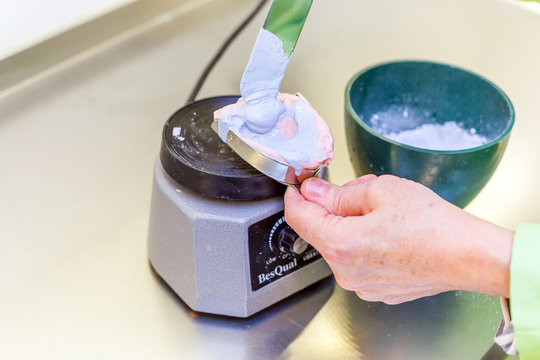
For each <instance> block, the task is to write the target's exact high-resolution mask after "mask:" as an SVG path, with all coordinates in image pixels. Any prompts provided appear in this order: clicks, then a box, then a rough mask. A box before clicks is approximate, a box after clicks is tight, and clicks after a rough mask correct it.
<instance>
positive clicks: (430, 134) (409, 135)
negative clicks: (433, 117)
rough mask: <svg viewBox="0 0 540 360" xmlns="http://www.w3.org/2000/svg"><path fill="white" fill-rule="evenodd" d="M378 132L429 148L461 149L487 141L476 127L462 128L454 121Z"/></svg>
mask: <svg viewBox="0 0 540 360" xmlns="http://www.w3.org/2000/svg"><path fill="white" fill-rule="evenodd" d="M380 134H381V135H383V136H385V137H387V138H389V139H391V140H394V141H397V142H399V143H402V144H406V145H410V146H415V147H418V148H422V149H429V150H463V149H470V148H473V147H477V146H480V145H482V144H485V143H487V142H488V139H487V138H486V137H485V136H481V135H478V134H476V129H474V128H472V129H468V130H467V129H464V128H462V127H461V126H459V125H458V124H456V122H454V121H449V122H446V123H444V124H424V125H422V126H419V127H417V128H415V129H410V130H404V131H401V132H387V133H384V132H380Z"/></svg>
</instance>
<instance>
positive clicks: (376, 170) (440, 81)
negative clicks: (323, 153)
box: [345, 61, 515, 207]
mask: <svg viewBox="0 0 540 360" xmlns="http://www.w3.org/2000/svg"><path fill="white" fill-rule="evenodd" d="M383 115H384V116H383ZM514 117H515V115H514V108H513V106H512V103H511V102H510V99H509V98H508V96H506V94H505V93H504V92H503V91H502V90H501V89H499V88H498V87H497V86H496V85H494V84H493V83H491V82H490V81H488V80H486V79H485V78H483V77H481V76H479V75H477V74H474V73H472V72H470V71H467V70H463V69H460V68H457V67H455V66H451V65H445V64H438V63H433V62H424V61H398V62H391V63H385V64H380V65H376V66H374V67H371V68H368V69H366V70H363V71H361V72H359V73H358V74H356V75H355V76H354V77H353V78H352V79H351V80H350V81H349V83H348V85H347V89H346V91H345V132H346V136H347V145H348V149H349V154H350V159H351V162H352V165H353V168H354V171H355V173H356V175H357V176H360V175H364V174H370V173H373V174H377V175H382V174H393V175H396V176H400V177H404V178H407V179H410V180H414V181H417V182H420V183H422V184H424V185H426V186H427V187H429V188H431V189H432V190H433V191H435V192H436V193H437V194H439V195H440V196H441V197H442V198H444V199H446V200H448V201H450V202H452V203H454V204H455V205H457V206H460V207H465V206H466V205H467V204H469V202H471V201H472V200H473V199H474V197H475V196H476V195H477V194H478V193H479V192H480V190H482V188H483V187H484V185H485V184H486V183H487V182H488V180H489V179H490V178H491V175H492V174H493V172H494V171H495V169H496V168H497V165H498V164H499V162H500V160H501V158H502V156H503V153H504V150H505V148H506V145H507V143H508V139H509V137H510V132H511V130H512V126H513V125H514ZM447 122H455V123H456V124H459V126H460V127H462V128H464V129H475V131H476V134H478V135H481V136H484V137H485V138H486V139H487V142H486V143H484V144H483V145H480V146H477V147H473V148H468V149H461V150H446V151H444V150H428V149H423V148H419V147H415V146H410V145H405V144H402V143H399V142H397V141H394V140H391V139H389V138H387V137H385V136H383V135H381V134H380V133H378V132H377V131H379V132H383V131H382V130H381V129H384V133H385V134H387V131H390V132H401V131H404V130H411V129H415V128H417V127H418V126H421V125H423V124H444V123H447ZM373 129H377V131H375V130H373Z"/></svg>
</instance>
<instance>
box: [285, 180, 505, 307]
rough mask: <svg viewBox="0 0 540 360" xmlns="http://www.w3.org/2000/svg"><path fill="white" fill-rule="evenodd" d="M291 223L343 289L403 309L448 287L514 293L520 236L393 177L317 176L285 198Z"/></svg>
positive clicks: (425, 189) (493, 293)
mask: <svg viewBox="0 0 540 360" xmlns="http://www.w3.org/2000/svg"><path fill="white" fill-rule="evenodd" d="M285 218H286V220H287V223H288V224H289V225H290V226H291V227H293V228H294V229H295V230H296V232H297V233H298V234H299V235H300V236H301V237H302V238H304V240H306V241H307V242H309V243H310V244H312V245H313V246H314V247H315V248H316V249H317V250H318V251H319V252H320V253H321V254H322V256H323V257H324V259H325V260H326V261H327V263H328V264H329V265H330V267H331V268H332V271H333V273H334V275H335V277H336V281H337V282H338V284H339V285H340V286H341V287H343V288H344V289H347V290H352V291H355V292H356V293H357V295H358V296H359V297H361V298H363V299H364V300H368V301H383V302H385V303H388V304H397V303H401V302H405V301H410V300H414V299H417V298H420V297H424V296H429V295H434V294H437V293H440V292H443V291H449V290H458V289H459V290H469V291H476V292H482V293H486V294H491V295H498V296H504V297H508V296H509V278H510V273H509V268H510V258H511V249H512V239H513V232H512V231H509V230H506V229H503V228H501V227H498V226H496V225H494V224H492V223H489V222H487V221H484V220H482V219H479V218H477V217H475V216H473V215H470V214H469V213H467V212H465V211H463V210H462V209H460V208H458V207H456V206H454V205H452V204H451V203H449V202H447V201H445V200H443V199H442V198H440V197H439V196H437V195H436V194H435V193H434V192H433V191H431V190H430V189H428V188H427V187H425V186H423V185H421V184H419V183H415V182H413V181H410V180H405V179H401V178H397V177H395V176H391V175H383V176H380V177H376V176H375V175H366V176H363V177H360V178H358V179H356V180H354V181H352V182H351V183H349V184H346V185H344V186H336V185H332V184H330V183H328V182H326V181H324V180H321V179H317V178H311V179H308V180H306V181H304V182H303V184H302V187H301V190H300V192H298V191H297V190H296V189H294V188H292V187H289V189H288V190H287V192H286V194H285Z"/></svg>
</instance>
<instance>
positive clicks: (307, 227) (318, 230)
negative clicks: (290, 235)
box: [285, 186, 343, 249]
mask: <svg viewBox="0 0 540 360" xmlns="http://www.w3.org/2000/svg"><path fill="white" fill-rule="evenodd" d="M285 220H286V221H287V223H288V224H289V225H290V226H291V227H292V228H293V229H294V230H295V231H296V232H297V233H298V235H300V236H301V237H302V238H303V239H304V240H306V241H307V242H309V243H310V244H311V245H313V247H315V248H316V249H319V247H320V246H322V244H324V243H325V242H327V241H328V240H329V239H332V238H334V235H335V233H336V231H339V230H340V226H338V224H339V222H341V221H342V220H343V218H342V217H339V216H335V215H332V214H329V213H328V211H326V209H324V208H322V207H321V206H319V205H317V204H315V203H313V202H311V201H307V200H306V199H304V197H303V196H302V195H301V194H300V193H299V192H298V190H296V189H295V188H293V187H291V186H289V188H288V189H287V191H286V192H285Z"/></svg>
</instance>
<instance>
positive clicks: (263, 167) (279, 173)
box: [211, 120, 320, 185]
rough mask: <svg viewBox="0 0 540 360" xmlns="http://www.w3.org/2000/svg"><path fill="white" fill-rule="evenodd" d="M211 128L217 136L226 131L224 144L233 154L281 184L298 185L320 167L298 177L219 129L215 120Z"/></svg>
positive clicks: (304, 172) (291, 168)
mask: <svg viewBox="0 0 540 360" xmlns="http://www.w3.org/2000/svg"><path fill="white" fill-rule="evenodd" d="M211 127H212V129H213V130H214V131H215V132H216V133H217V134H221V133H222V132H223V131H226V132H227V137H226V139H225V143H226V144H227V145H229V147H230V148H231V149H233V150H234V152H235V153H237V154H238V155H239V156H240V157H241V158H242V159H244V161H246V162H247V163H248V164H250V165H251V166H253V167H254V168H255V169H257V170H259V171H260V172H261V173H263V174H264V175H266V176H268V177H270V178H272V179H274V180H276V181H277V182H280V183H282V184H285V185H300V184H301V183H302V181H304V180H305V179H307V178H310V177H312V176H316V175H317V173H318V172H319V170H320V167H318V168H317V169H303V170H302V171H301V172H300V174H299V175H296V171H295V169H294V168H293V167H291V166H289V165H288V164H285V163H283V162H280V161H277V160H274V159H272V158H269V157H268V156H266V155H264V154H262V153H260V152H259V151H257V150H255V149H254V148H252V147H251V146H249V145H248V144H247V143H246V142H244V140H242V139H241V138H239V137H238V136H237V135H236V134H235V133H234V132H232V131H230V130H229V129H228V128H225V129H220V128H219V122H218V121H217V120H214V122H213V123H212V125H211Z"/></svg>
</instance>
